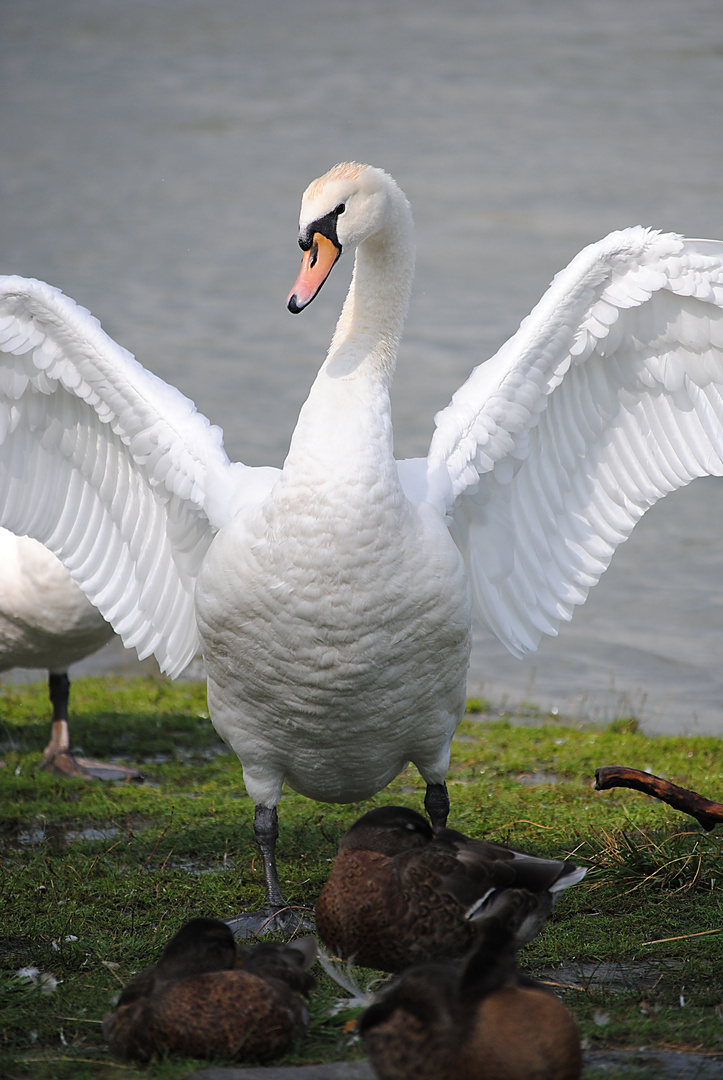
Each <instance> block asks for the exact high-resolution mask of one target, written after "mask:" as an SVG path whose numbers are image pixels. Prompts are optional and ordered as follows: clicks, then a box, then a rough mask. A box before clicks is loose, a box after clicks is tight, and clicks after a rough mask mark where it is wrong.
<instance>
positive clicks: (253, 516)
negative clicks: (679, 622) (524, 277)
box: [0, 162, 723, 925]
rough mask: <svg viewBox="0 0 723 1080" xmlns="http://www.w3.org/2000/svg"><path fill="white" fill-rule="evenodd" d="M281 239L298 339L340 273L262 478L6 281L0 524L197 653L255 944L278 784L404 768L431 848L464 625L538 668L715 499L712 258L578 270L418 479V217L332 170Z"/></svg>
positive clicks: (96, 343) (277, 897) (589, 252)
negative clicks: (245, 825) (344, 262)
mask: <svg viewBox="0 0 723 1080" xmlns="http://www.w3.org/2000/svg"><path fill="white" fill-rule="evenodd" d="M440 213H443V207H441V208H440ZM298 240H299V244H300V247H301V249H302V252H303V254H302V265H301V269H300V271H299V274H298V277H297V279H296V282H295V284H294V285H293V287H292V289H291V292H290V294H289V297H288V300H287V307H288V309H289V310H290V311H291V313H292V314H297V315H298V314H299V313H300V312H302V311H304V310H305V309H306V307H307V306H308V305H309V304H310V303H311V302H312V301H313V300H314V299H315V297H317V296H318V294H319V291H320V289H321V288H322V286H323V284H324V282H325V281H326V279H327V278H328V276H329V274H330V273H331V272H332V269H333V267H334V266H335V265H336V263H337V262H338V261H339V259H340V258H342V257H343V255H344V254H346V253H347V252H349V251H352V252H354V266H353V272H352V278H351V284H350V286H349V290H348V293H347V296H346V299H345V301H344V303H343V307H342V311H341V314H340V316H339V320H338V323H337V326H336V329H335V331H334V334H333V337H332V341H331V344H330V347H329V350H328V353H327V355H326V358H325V359H324V361H323V363H322V364H321V367H320V369H319V371H318V373H317V375H316V378H315V379H314V381H313V384H312V386H311V389H310V391H309V395H308V397H307V399H306V401H305V402H304V404H303V406H302V407H301V410H300V413H299V416H298V420H297V423H296V426H295V428H294V431H293V433H292V436H291V441H290V447H289V451H288V454H287V457H286V459H285V461H284V463H283V467H282V468H281V469H277V468H273V467H268V466H258V467H249V466H246V465H244V464H243V463H240V462H231V461H230V460H229V458H228V455H227V454H226V452H225V450H224V448H223V434H222V432H221V431H220V429H219V428H217V427H215V426H213V425H211V423H210V422H209V421H208V420H207V419H206V417H204V416H203V415H202V414H201V413H199V412H198V410H197V409H196V407H195V405H194V404H193V402H191V401H190V400H189V399H188V398H186V397H185V396H184V395H182V394H181V393H180V392H179V391H178V390H177V389H176V388H175V387H172V386H170V385H169V384H167V383H165V382H163V381H162V380H161V379H159V378H158V377H157V376H155V375H154V374H153V373H151V372H150V371H148V370H147V369H145V368H143V367H142V366H141V365H140V364H139V363H138V361H136V360H135V358H134V357H132V356H131V355H130V354H129V353H128V352H127V351H126V350H124V349H123V348H122V347H121V346H119V345H117V344H116V343H115V342H114V341H113V340H112V339H111V338H109V337H108V336H107V335H106V334H105V333H104V331H103V330H102V328H101V327H100V325H99V323H98V322H97V320H95V319H94V318H93V317H92V316H91V315H90V314H89V313H88V312H87V311H85V309H82V308H81V307H79V306H78V305H77V304H75V302H74V301H72V300H71V299H69V298H68V297H65V296H63V294H62V293H61V292H60V291H59V290H57V289H55V288H53V287H51V286H49V285H47V284H46V283H44V282H39V281H36V280H33V279H27V278H21V277H16V276H7V277H4V278H2V279H0V339H1V341H2V344H0V364H1V365H2V366H0V525H3V526H4V527H6V528H9V529H11V530H12V531H14V532H16V533H19V534H27V535H31V536H34V537H35V538H36V539H38V540H40V541H41V542H42V543H44V544H46V546H48V547H49V548H50V549H51V550H52V551H53V552H54V553H55V554H56V555H57V556H58V558H59V559H60V560H61V562H63V564H64V565H65V566H66V567H67V569H68V570H69V571H70V574H71V576H72V577H73V579H74V580H75V581H76V582H77V583H78V584H79V586H80V587H81V589H83V591H84V592H85V593H86V595H87V596H88V597H89V598H90V600H91V601H92V603H93V604H95V605H96V606H97V607H98V609H99V610H100V611H101V613H102V614H103V615H104V617H105V618H106V619H107V620H108V621H109V622H110V624H111V625H112V626H113V628H114V629H115V631H116V632H117V633H118V634H119V635H120V636H121V638H122V639H123V642H124V644H125V645H126V646H127V647H129V648H135V649H136V650H137V651H138V654H139V656H140V657H141V658H143V657H144V656H147V655H150V654H153V655H155V657H156V658H157V660H158V663H159V665H160V667H161V669H162V671H164V672H165V673H166V674H168V675H169V676H171V677H173V676H175V675H178V674H179V673H180V672H181V671H182V670H183V668H184V667H185V666H186V665H187V664H188V663H189V661H190V660H191V659H192V658H193V657H194V656H195V655H196V653H197V651H198V650H200V651H201V652H202V654H203V658H204V663H205V669H206V675H207V687H208V705H209V715H210V718H211V721H212V723H213V725H214V727H215V728H216V730H217V731H218V732H219V734H220V735H221V737H222V738H223V739H224V740H225V741H226V743H227V744H228V745H229V746H230V747H231V748H232V749H233V750H234V751H235V753H236V754H237V755H238V757H239V759H240V761H241V765H242V769H243V779H244V783H245V786H246V791H247V793H248V795H249V796H250V798H251V800H252V801H253V804H254V817H253V830H254V837H255V839H256V841H257V843H258V846H259V848H260V851H261V854H262V859H263V868H264V878H265V885H266V893H265V903H264V906H263V909H262V917H263V918H266V917H267V916H269V917H271V918H275V917H276V914H277V913H279V912H281V911H282V910H284V909H285V905H286V901H285V897H284V895H283V892H282V889H281V886H280V882H279V877H278V872H277V868H276V851H277V839H278V832H279V824H278V811H277V807H278V803H279V800H280V797H281V793H282V788H283V786H284V784H287V785H288V786H289V787H290V788H291V789H293V790H295V791H297V792H299V793H300V794H301V795H303V796H306V797H307V798H310V799H315V800H317V801H320V802H331V803H335V802H338V803H354V802H360V801H363V800H366V799H368V798H370V797H372V795H374V794H375V793H376V792H379V791H381V790H382V789H384V788H385V787H386V785H388V784H389V783H390V782H391V780H393V779H394V777H396V776H397V775H398V774H399V773H400V772H401V770H403V769H404V768H405V766H406V765H407V764H408V763H412V764H413V765H414V767H415V768H416V769H417V770H418V771H419V773H420V775H421V777H422V779H423V782H424V784H425V795H424V808H425V810H426V812H427V814H428V816H429V817H430V820H431V822H432V824H433V826H435V827H441V826H444V824H445V823H446V820H447V816H448V814H449V795H448V792H447V788H446V782H445V777H446V773H447V769H448V765H449V758H450V747H451V742H452V736H453V734H454V731H455V729H456V727H457V725H458V724H459V722H460V720H461V718H462V716H463V714H464V709H465V701H466V675H467V668H468V661H469V654H470V642H471V627H472V618H473V614H474V617H475V618H476V619H478V620H479V621H480V622H481V624H482V625H483V626H486V627H487V628H488V629H489V630H490V631H491V632H492V633H493V634H496V635H497V637H498V638H499V639H500V641H502V642H503V643H504V644H505V645H506V647H507V648H508V649H509V650H510V651H511V652H512V653H513V654H514V655H516V656H522V655H524V654H525V653H526V652H528V651H530V650H534V649H535V648H537V645H538V644H539V642H540V640H541V638H542V636H543V635H544V634H552V635H554V634H556V633H557V632H558V629H559V626H560V624H561V623H562V622H564V621H565V620H569V619H570V618H571V616H572V613H573V611H574V609H575V606H576V605H579V604H582V603H583V602H584V601H585V599H586V597H587V595H588V593H589V590H590V589H591V588H592V587H593V586H594V585H595V583H596V582H597V581H598V580H599V578H600V575H601V574H602V573H603V572H604V571H605V569H606V568H607V566H608V564H609V562H610V559H611V558H612V555H613V553H614V551H615V549H616V547H617V545H618V544H620V543H622V542H623V541H624V540H625V539H626V538H627V536H628V535H629V534H630V532H631V530H632V528H633V526H634V525H635V523H636V522H637V521H638V520H639V518H640V517H641V516H642V515H643V513H644V512H645V511H646V510H647V509H648V508H649V507H650V506H652V505H653V504H654V503H655V502H656V501H657V500H658V499H659V498H661V497H662V496H664V495H665V494H666V493H668V492H670V491H672V490H674V489H675V488H678V487H681V486H683V485H685V484H687V483H689V482H690V481H691V480H693V479H694V478H695V477H697V476H703V475H707V474H714V475H721V474H722V473H723V458H722V455H723V406H722V405H721V391H722V390H723V352H722V349H723V321H722V320H723V243H721V242H720V241H706V240H686V239H683V238H682V237H680V236H678V235H676V234H672V233H662V232H658V231H655V230H651V229H648V228H644V227H642V226H633V227H631V228H629V229H623V230H620V231H616V232H613V233H611V234H609V235H608V236H607V237H605V238H604V239H602V240H600V241H598V242H596V243H593V244H591V245H589V246H588V247H586V248H584V249H583V250H582V251H581V252H580V253H579V254H578V255H577V256H575V258H574V259H573V260H572V262H571V263H570V264H569V266H568V267H567V268H566V269H564V270H563V271H562V272H561V273H559V274H558V275H557V277H556V278H555V279H554V281H553V282H552V284H551V285H550V287H549V289H548V290H547V291H546V292H545V293H544V295H543V297H542V299H541V300H540V302H539V303H538V304H537V306H536V307H535V308H534V309H533V311H532V312H531V314H530V315H529V316H528V317H527V318H526V319H525V320H524V321H523V323H522V324H521V326H520V328H519V330H518V331H517V332H516V333H515V334H514V335H513V337H512V338H510V339H509V340H508V341H507V342H506V343H505V344H503V345H502V347H501V348H500V350H499V351H498V352H497V353H496V355H495V356H493V357H492V358H490V359H488V360H486V361H485V362H483V363H481V364H480V365H479V366H477V367H476V368H475V369H474V370H473V371H472V373H471V374H470V376H469V378H468V379H467V380H466V382H465V383H464V384H463V385H462V386H461V387H460V388H459V389H458V390H457V391H456V392H455V393H454V395H453V397H452V400H451V402H450V403H449V404H448V405H447V406H446V407H445V408H443V409H442V410H441V411H440V412H438V413H437V415H436V417H435V430H434V433H433V435H432V439H431V443H430V448H429V452H428V454H427V456H426V457H420V458H412V459H407V460H403V461H399V462H398V461H396V460H395V458H394V451H393V429H392V417H391V407H390V398H389V387H390V383H391V380H392V376H393V372H394V368H395V365H396V360H397V351H398V346H399V342H400V339H401V335H402V330H403V325H404V321H405V317H406V313H407V308H408V304H409V298H410V294H411V287H412V279H413V273H414V255H415V247H414V227H413V221H412V214H411V209H410V206H409V202H408V200H407V198H406V196H405V195H404V193H403V191H402V189H401V188H400V187H399V185H398V184H397V183H396V181H395V180H394V179H393V178H392V177H391V176H390V175H389V174H388V173H386V172H385V171H384V170H383V169H380V168H377V167H374V166H370V165H365V164H361V163H358V162H343V163H340V164H339V165H336V166H334V167H333V168H332V169H331V170H329V171H328V172H326V173H325V174H324V175H323V176H321V177H320V178H318V179H317V180H314V181H312V183H311V184H310V185H309V186H308V187H307V189H306V191H305V193H304V195H303V197H302V202H301V210H300V217H299V233H298ZM247 914H248V915H249V917H251V915H252V914H254V913H247ZM269 925H274V924H269Z"/></svg>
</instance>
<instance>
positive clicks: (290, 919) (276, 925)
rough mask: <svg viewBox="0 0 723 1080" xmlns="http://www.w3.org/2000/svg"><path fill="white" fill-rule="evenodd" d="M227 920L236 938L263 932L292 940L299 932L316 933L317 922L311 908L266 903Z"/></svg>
mask: <svg viewBox="0 0 723 1080" xmlns="http://www.w3.org/2000/svg"><path fill="white" fill-rule="evenodd" d="M225 922H226V923H227V924H228V926H230V927H231V931H232V933H233V936H234V937H235V938H239V939H244V938H255V937H260V936H261V934H272V933H273V934H280V935H281V936H282V937H283V938H284V939H285V940H286V941H290V940H291V939H292V938H294V937H295V936H296V935H297V934H299V933H305V934H307V933H314V931H315V930H316V923H315V922H314V913H313V910H312V909H311V908H302V907H291V906H290V905H288V904H285V905H284V906H283V907H276V906H275V905H273V904H264V905H263V906H262V907H260V908H259V910H258V911H245V912H242V913H241V915H236V916H235V917H234V918H232V919H226V920H225Z"/></svg>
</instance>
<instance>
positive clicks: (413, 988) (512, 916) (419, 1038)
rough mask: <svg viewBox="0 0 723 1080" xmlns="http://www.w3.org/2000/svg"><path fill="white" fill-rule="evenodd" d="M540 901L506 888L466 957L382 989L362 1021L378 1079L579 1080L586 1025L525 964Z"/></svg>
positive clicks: (426, 967)
mask: <svg viewBox="0 0 723 1080" xmlns="http://www.w3.org/2000/svg"><path fill="white" fill-rule="evenodd" d="M538 903H539V897H538V896H535V894H533V893H529V892H526V891H525V890H524V889H518V890H508V891H506V892H505V893H504V894H503V895H502V896H500V897H499V898H498V899H497V901H496V911H495V913H494V915H491V916H489V917H488V918H487V921H486V926H485V930H484V932H483V933H482V934H481V936H480V938H479V940H478V942H477V943H476V944H475V946H474V948H473V949H472V950H471V952H470V953H469V955H468V956H467V957H466V958H465V959H464V960H457V961H455V960H451V959H448V960H441V959H440V960H435V961H430V962H427V963H424V964H415V965H414V966H412V967H410V968H408V969H407V970H406V971H405V972H404V973H403V974H401V975H400V976H399V977H398V978H397V979H395V980H394V981H393V982H392V983H390V984H388V985H387V986H386V987H385V988H384V989H383V990H382V991H381V993H380V994H379V995H378V997H377V999H376V1000H375V1001H374V1002H373V1003H372V1004H371V1005H369V1006H368V1007H367V1008H366V1009H365V1011H364V1012H363V1013H362V1015H361V1016H360V1018H359V1021H358V1023H357V1029H358V1032H359V1035H360V1036H361V1038H362V1041H363V1042H364V1045H365V1047H366V1050H367V1053H368V1055H369V1058H370V1060H371V1063H372V1065H373V1067H374V1070H375V1075H376V1076H377V1077H379V1080H407V1078H408V1077H410V1076H413V1077H415V1080H530V1078H531V1077H534V1078H535V1080H579V1077H580V1076H581V1075H582V1049H581V1041H580V1033H579V1030H578V1027H577V1024H576V1023H575V1021H574V1019H573V1017H572V1016H571V1014H570V1012H569V1011H568V1010H567V1009H566V1008H565V1006H564V1005H563V1004H562V1002H561V1001H560V1000H559V998H558V997H557V996H556V995H555V994H554V993H552V991H551V990H550V989H548V988H547V987H546V986H544V985H543V984H541V983H539V982H536V981H535V980H534V979H531V978H529V977H528V976H526V975H524V974H522V972H520V970H519V968H518V966H517V952H518V949H519V931H520V927H521V926H522V925H523V924H524V923H525V922H526V921H528V920H529V919H530V918H533V919H534V918H535V910H536V908H537V905H538Z"/></svg>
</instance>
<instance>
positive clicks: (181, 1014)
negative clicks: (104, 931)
mask: <svg viewBox="0 0 723 1080" xmlns="http://www.w3.org/2000/svg"><path fill="white" fill-rule="evenodd" d="M316 954H317V946H316V941H315V940H314V939H313V938H302V939H300V940H299V941H297V942H294V944H293V945H284V944H271V943H269V944H260V945H246V946H238V947H237V946H236V944H235V942H234V939H233V934H232V933H231V930H230V928H229V927H228V926H227V925H226V923H223V922H220V921H219V920H217V919H205V918H198V919H192V920H191V921H190V922H188V923H186V925H185V926H183V927H182V928H181V929H180V930H179V931H178V933H177V934H176V935H175V937H173V938H171V940H170V941H169V943H168V944H167V945H166V947H165V949H164V950H163V952H162V954H161V957H160V960H159V961H158V963H157V964H156V965H155V967H152V968H148V970H147V971H144V972H142V973H141V974H140V975H138V976H136V978H135V979H133V980H132V981H131V982H129V983H128V985H127V986H126V987H125V988H124V990H123V992H122V993H121V996H120V998H119V1000H118V1004H117V1006H116V1009H115V1012H113V1013H112V1014H109V1015H107V1016H106V1017H105V1019H104V1021H103V1034H104V1035H105V1038H106V1040H107V1042H108V1044H109V1046H110V1048H111V1050H112V1051H113V1052H114V1053H115V1054H118V1055H119V1056H120V1057H125V1058H135V1059H136V1060H139V1061H147V1060H149V1059H150V1058H152V1057H155V1056H158V1055H161V1054H163V1053H178V1054H184V1055H186V1056H188V1057H198V1058H216V1059H226V1060H228V1061H241V1060H244V1061H245V1060H253V1061H268V1060H269V1059H271V1058H273V1057H276V1056H277V1055H279V1054H282V1053H284V1051H286V1050H287V1049H288V1048H290V1047H291V1046H292V1045H293V1044H294V1043H295V1042H297V1041H298V1040H299V1039H300V1038H301V1037H302V1036H303V1035H304V1033H305V1031H306V1026H307V1022H308V1016H307V1010H306V1007H305V1005H304V1003H303V1002H302V1000H301V998H300V997H299V996H298V994H299V993H302V994H306V993H308V991H309V990H310V989H311V987H312V986H313V984H314V980H313V978H312V977H311V976H310V975H309V974H308V973H307V969H308V968H309V967H311V965H312V964H313V962H314V960H315V959H316Z"/></svg>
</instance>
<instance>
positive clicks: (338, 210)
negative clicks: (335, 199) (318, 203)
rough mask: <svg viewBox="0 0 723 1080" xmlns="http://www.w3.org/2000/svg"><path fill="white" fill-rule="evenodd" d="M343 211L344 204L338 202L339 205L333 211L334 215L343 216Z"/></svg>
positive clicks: (344, 208)
mask: <svg viewBox="0 0 723 1080" xmlns="http://www.w3.org/2000/svg"><path fill="white" fill-rule="evenodd" d="M345 210H346V203H343V202H340V203H339V205H338V206H337V208H336V210H335V211H334V213H335V214H336V215H337V217H338V216H339V214H343V213H344V211H345Z"/></svg>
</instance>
